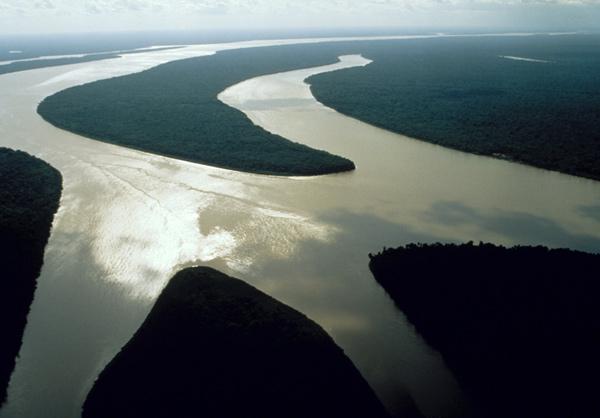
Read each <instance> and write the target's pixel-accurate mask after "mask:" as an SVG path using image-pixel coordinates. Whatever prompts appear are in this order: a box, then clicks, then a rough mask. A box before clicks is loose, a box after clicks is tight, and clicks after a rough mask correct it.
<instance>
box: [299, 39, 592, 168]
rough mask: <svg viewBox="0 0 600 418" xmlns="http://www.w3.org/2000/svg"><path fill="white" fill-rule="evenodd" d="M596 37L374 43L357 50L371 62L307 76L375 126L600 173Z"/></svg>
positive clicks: (328, 97) (324, 98) (335, 102)
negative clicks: (366, 64)
mask: <svg viewBox="0 0 600 418" xmlns="http://www.w3.org/2000/svg"><path fill="white" fill-rule="evenodd" d="M599 44H600V36H599V35H578V36H547V35H546V36H526V37H518V36H515V37H508V36H504V37H479V38H478V37H471V38H469V37H459V38H437V39H414V40H401V41H379V42H371V43H368V44H364V45H362V46H360V44H359V47H358V48H357V53H361V54H362V55H363V56H365V57H366V58H369V59H371V60H373V63H372V64H370V65H368V66H367V67H365V68H352V69H346V70H341V71H336V72H333V73H324V74H320V75H316V76H313V77H311V78H309V80H308V82H309V83H310V84H311V88H312V92H313V94H314V96H315V97H316V98H317V100H319V101H320V102H322V103H323V104H325V105H326V106H329V107H331V108H333V109H335V110H337V111H339V112H341V113H343V114H346V115H348V116H351V117H353V118H356V119H359V120H361V121H364V122H367V123H369V124H372V125H374V126H378V127H381V128H383V129H387V130H390V131H393V132H397V133H400V134H404V135H407V136H409V137H412V138H416V139H420V140H424V141H427V142H431V143H434V144H438V145H442V146H445V147H449V148H454V149H457V150H461V151H466V152H470V153H475V154H481V155H487V156H492V157H496V158H501V159H508V160H513V161H518V162H521V163H525V164H528V165H532V166H536V167H541V168H546V169H550V170H556V171H560V172H563V173H567V174H573V175H577V176H582V177H588V178H592V179H596V180H600V164H598V161H600V112H598V109H599V108H600V49H599V48H598V45H599ZM506 56H517V57H525V58H533V59H534V60H537V61H523V60H511V59H506V58H505V57H506ZM365 141H368V139H367V138H366V139H365Z"/></svg>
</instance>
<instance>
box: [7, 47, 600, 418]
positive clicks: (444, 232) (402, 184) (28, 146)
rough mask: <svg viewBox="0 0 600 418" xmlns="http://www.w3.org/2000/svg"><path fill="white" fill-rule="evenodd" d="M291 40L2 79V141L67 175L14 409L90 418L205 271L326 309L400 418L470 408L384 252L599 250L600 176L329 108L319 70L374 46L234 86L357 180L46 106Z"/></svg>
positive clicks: (350, 61)
mask: <svg viewBox="0 0 600 418" xmlns="http://www.w3.org/2000/svg"><path fill="white" fill-rule="evenodd" d="M301 42H304V41H301ZM310 42H312V40H311V41H310ZM277 43H278V42H276V41H269V42H257V43H255V44H253V43H247V42H246V43H240V44H226V45H199V46H191V47H184V48H181V49H175V50H167V51H153V52H147V53H146V52H144V53H139V54H134V55H128V56H127V55H126V56H124V57H122V58H119V59H111V60H105V61H95V62H89V63H84V64H76V65H70V66H64V67H54V68H45V69H39V70H32V71H26V72H22V73H14V74H8V75H3V76H1V77H0V91H2V93H3V94H2V96H1V97H0V145H2V146H8V147H11V148H17V149H22V150H24V151H27V152H30V153H32V154H34V155H36V156H38V157H40V158H42V159H44V160H46V161H48V162H49V163H50V164H52V165H54V166H55V167H56V168H58V169H59V170H60V171H61V173H62V175H63V178H64V190H63V196H62V199H61V207H60V209H59V212H58V213H57V215H56V218H55V221H54V226H53V231H52V235H51V238H50V242H49V244H48V246H47V249H46V254H45V262H44V267H43V270H42V274H41V277H40V279H39V281H38V289H37V291H36V295H35V300H34V303H33V305H32V308H31V312H30V315H29V318H28V326H27V328H26V331H25V336H24V341H23V346H22V349H21V353H20V357H19V359H18V363H17V367H16V370H15V373H14V374H13V376H12V379H11V384H10V387H9V398H8V402H7V404H6V405H5V406H4V408H3V409H2V410H1V411H0V417H2V418H16V417H27V418H38V417H39V418H41V417H45V418H53V417H56V418H69V417H73V418H75V417H77V416H79V413H80V407H81V404H82V401H83V399H84V398H85V395H86V393H87V391H88V390H89V388H90V387H91V385H92V383H93V381H94V379H95V377H96V376H97V374H98V373H99V371H100V370H102V368H103V367H104V366H105V365H106V363H107V362H108V361H110V359H111V358H112V357H113V356H114V354H115V353H116V351H117V350H118V349H119V348H120V347H121V346H122V345H123V344H124V343H125V342H126V341H127V340H128V339H129V338H130V337H131V335H132V334H133V332H134V331H135V330H136V329H137V327H138V326H139V325H140V324H141V322H142V321H143V319H144V317H145V315H146V314H147V312H148V311H149V309H150V308H151V306H152V303H153V301H154V300H155V298H156V297H157V296H158V294H159V293H160V290H161V289H162V287H163V286H164V285H165V284H166V282H167V280H168V279H169V277H170V276H171V275H172V274H173V273H174V272H175V271H176V270H178V269H180V268H181V267H184V266H189V265H197V264H205V265H210V266H213V267H216V268H218V269H221V270H223V271H224V272H226V273H229V274H232V275H234V276H237V277H240V278H242V279H244V280H246V281H248V282H249V283H251V284H253V285H254V286H256V287H258V288H259V289H261V290H263V291H265V292H267V293H268V294H270V295H272V296H274V297H275V298H277V299H279V300H281V301H283V302H285V303H287V304H289V305H291V306H292V307H294V308H296V309H299V310H300V311H302V312H304V313H306V314H307V315H308V316H309V317H311V318H312V319H314V320H316V321H317V322H318V323H319V324H321V325H322V326H323V327H324V328H325V329H326V330H327V331H328V332H329V333H330V334H331V335H332V336H333V337H334V339H335V340H336V342H337V343H338V344H339V345H340V346H341V347H342V348H344V350H345V351H346V353H347V354H348V355H349V356H350V358H351V359H352V360H353V361H354V362H355V364H356V365H357V366H358V368H359V369H360V370H361V372H362V373H363V375H364V376H365V378H366V379H367V380H368V381H369V382H370V383H371V385H372V386H373V387H374V389H375V390H376V392H377V393H378V394H379V396H380V397H381V398H382V400H383V401H384V403H385V404H386V405H387V406H388V408H389V409H390V410H392V411H394V412H395V413H397V414H401V412H402V410H403V409H404V408H405V407H407V405H409V404H410V399H413V400H414V402H415V403H416V404H417V406H418V407H419V409H420V410H421V411H422V412H423V413H424V414H425V415H426V416H453V415H460V414H461V413H462V401H461V394H460V391H459V389H458V388H457V385H456V382H455V381H454V379H453V377H452V375H451V374H450V373H449V372H448V370H447V369H446V368H445V366H444V364H443V361H442V360H441V358H440V356H439V355H438V354H437V353H436V352H434V351H433V350H431V349H429V348H428V347H427V345H426V344H424V342H423V341H422V339H421V338H420V337H419V336H418V335H417V334H416V333H415V332H414V330H413V328H412V327H411V326H410V324H408V323H407V321H406V320H405V318H404V316H403V315H402V314H401V313H400V312H398V310H397V309H396V308H395V307H394V305H393V303H392V302H391V300H390V299H389V298H388V297H387V295H386V294H385V292H384V291H383V290H382V289H381V288H380V287H379V286H378V285H377V284H376V282H375V281H374V279H373V278H372V276H371V275H370V273H369V271H368V267H367V263H368V257H367V254H368V253H369V252H376V251H378V250H379V249H381V248H382V247H383V246H384V245H386V246H397V245H400V244H404V243H408V242H414V241H437V240H443V241H466V240H489V241H493V242H496V243H502V244H515V243H523V244H531V243H535V244H546V245H550V246H567V247H571V248H578V249H584V250H596V251H600V222H599V219H600V216H598V214H599V212H600V209H599V207H600V183H598V182H594V181H591V180H586V179H581V178H576V177H572V176H567V175H563V174H559V173H555V172H550V171H545V170H540V169H536V168H531V167H527V166H523V165H519V164H514V163H510V162H506V161H501V160H495V159H491V158H486V157H480V156H474V155H470V154H466V153H461V152H457V151H452V150H448V149H445V148H442V147H439V146H435V145H430V144H427V143H425V142H421V141H417V140H413V139H410V138H406V137H404V136H401V135H397V134H393V133H390V132H386V131H384V130H381V129H378V128H374V127H372V126H369V125H367V124H364V123H361V122H359V121H356V120H353V119H351V118H348V117H345V116H343V115H340V114H339V113H337V112H335V111H334V110H332V109H328V108H326V107H324V106H322V105H321V104H319V103H317V102H316V101H315V100H314V98H313V97H312V94H311V93H310V89H309V86H307V85H306V84H304V82H303V80H304V79H305V78H306V77H307V76H308V75H311V74H315V73H318V72H321V71H331V70H335V69H338V68H345V67H349V66H355V65H367V64H368V62H367V61H366V60H364V59H362V58H361V57H358V56H350V57H343V59H342V60H341V62H340V63H339V64H337V65H334V66H326V67H321V68H315V69H303V70H299V71H292V72H288V73H283V74H275V75H270V76H265V77H259V78H256V79H253V80H248V81H246V82H243V83H240V84H238V85H236V86H232V87H231V88H229V89H227V90H226V91H225V92H223V93H222V94H221V95H220V98H221V99H222V100H223V101H225V102H226V103H227V104H229V105H231V106H234V107H236V108H238V109H240V110H241V111H243V112H245V113H246V114H247V115H248V116H249V117H250V118H251V119H252V120H253V121H254V122H255V123H256V124H257V125H259V126H262V127H264V128H265V129H267V130H269V131H271V132H274V133H277V134H280V135H282V136H284V137H286V138H289V139H292V140H294V141H298V142H302V143H305V144H307V145H310V146H314V147H316V148H320V149H326V150H328V151H330V152H333V153H336V154H339V155H343V156H345V157H348V158H350V159H352V160H353V161H354V162H355V163H356V165H357V170H356V171H355V172H352V173H344V174H337V175H330V176H320V177H308V178H294V177H273V176H261V175H253V174H248V173H238V172H233V171H229V170H223V169H218V168H213V167H207V166H202V165H198V164H192V163H188V162H182V161H178V160H173V159H170V158H166V157H161V156H156V155H151V154H148V153H143V152H139V151H134V150H129V149H125V148H121V147H117V146H113V145H109V144H104V143H101V142H97V141H92V140H88V139H85V138H82V137H80V136H77V135H74V134H70V133H68V132H65V131H62V130H59V129H56V128H54V127H52V126H50V125H48V124H47V123H45V122H44V121H43V120H42V119H41V118H40V117H39V116H38V115H37V114H36V112H35V109H36V107H37V104H38V103H39V102H40V101H41V100H42V99H43V98H44V97H46V96H48V95H50V94H53V93H54V92H57V91H60V90H62V89H64V88H67V87H70V86H73V85H77V84H81V83H84V82H89V81H92V80H96V79H101V78H106V77H110V76H116V75H122V74H127V73H131V72H136V71H141V70H143V69H146V68H149V67H151V66H154V65H157V64H160V63H162V62H167V61H171V60H174V59H180V58H185V57H190V56H200V55H208V54H212V53H214V52H216V51H218V50H222V49H233V48H237V47H248V46H266V45H269V44H277ZM282 43H294V41H289V40H288V41H284V42H282ZM199 378H201V377H199Z"/></svg>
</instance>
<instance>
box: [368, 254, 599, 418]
mask: <svg viewBox="0 0 600 418" xmlns="http://www.w3.org/2000/svg"><path fill="white" fill-rule="evenodd" d="M370 259H371V260H370V263H369V267H370V269H371V271H372V272H373V275H374V276H375V278H376V280H377V281H378V282H379V284H381V286H382V287H383V288H384V289H385V290H386V291H387V293H388V294H389V295H390V296H391V297H392V299H393V300H394V302H395V303H396V305H397V306H398V308H399V309H401V310H402V311H403V312H404V313H405V314H406V315H407V317H408V319H409V320H410V321H411V322H412V323H413V324H414V325H415V327H416V329H417V331H418V332H419V333H421V335H423V336H424V337H425V339H426V340H427V341H428V342H429V343H430V344H431V346H432V347H434V348H435V349H437V350H439V351H440V352H441V354H442V356H443V357H444V359H445V360H446V362H447V364H448V366H449V367H450V368H451V369H452V370H453V371H454V372H455V374H456V376H457V378H458V379H459V382H460V383H461V385H462V386H463V388H464V389H465V391H466V393H467V394H468V395H470V397H471V399H472V401H473V405H474V407H475V416H481V417H498V418H499V417H506V416H526V417H532V418H533V417H539V418H548V417H556V418H561V417H566V416H569V417H580V418H587V417H591V416H598V415H599V414H600V403H598V398H597V396H596V385H595V384H594V383H593V382H594V381H595V379H596V376H597V375H598V373H600V361H599V360H598V356H597V353H598V350H600V338H599V337H600V324H599V318H600V308H599V307H598V304H597V300H598V297H600V280H598V277H597V275H596V274H595V272H596V271H597V270H598V268H599V266H600V254H597V255H593V254H587V253H582V252H577V251H570V250H566V249H558V250H550V249H548V248H545V247H512V248H505V247H501V246H494V245H492V244H479V245H473V244H472V243H469V244H463V245H454V244H446V245H443V244H431V245H414V244H411V245H408V246H406V247H400V248H397V249H384V250H383V251H382V252H381V253H379V254H376V255H370Z"/></svg>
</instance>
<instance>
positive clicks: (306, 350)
mask: <svg viewBox="0 0 600 418" xmlns="http://www.w3.org/2000/svg"><path fill="white" fill-rule="evenodd" d="M384 416H386V413H385V410H384V408H383V406H382V405H381V403H380V402H379V400H378V399H377V398H376V396H375V394H374V393H373V391H372V390H371V388H370V387H369V386H368V384H367V383H366V381H365V380H364V379H363V378H362V376H361V375H360V374H359V372H358V371H357V370H356V368H355V367H354V365H353V364H352V363H351V361H350V360H349V359H348V358H347V357H346V355H345V354H344V352H343V351H342V350H341V349H340V348H339V347H338V346H337V345H336V344H335V343H334V341H333V340H332V339H331V338H330V337H329V336H328V335H327V334H326V333H325V331H324V330H323V329H322V328H321V327H319V326H318V325H317V324H316V323H314V322H313V321H311V320H310V319H308V318H307V317H306V316H304V315H303V314H301V313H299V312H297V311H295V310H293V309H292V308H290V307H288V306H286V305H284V304H282V303H280V302H278V301H276V300H275V299H273V298H271V297H269V296H267V295H265V294H264V293H262V292H260V291H258V290H257V289H255V288H253V287H252V286H250V285H248V284H246V283H244V282H242V281H241V280H238V279H234V278H231V277H228V276H226V275H224V274H222V273H220V272H218V271H216V270H213V269H209V268H203V267H197V268H192V269H186V270H183V271H181V272H179V273H177V274H176V275H175V277H174V278H173V279H171V281H170V282H169V284H168V285H167V287H166V288H165V289H164V291H163V292H162V294H161V295H160V297H159V298H158V300H157V302H156V304H155V305H154V307H153V309H152V311H151V312H150V314H149V315H148V317H147V318H146V320H145V321H144V323H143V324H142V326H141V327H140V329H139V330H138V331H137V332H136V334H135V335H134V337H133V338H132V339H131V340H130V341H129V342H128V343H127V344H126V345H125V347H124V348H123V349H122V350H121V352H120V353H119V354H118V355H117V356H116V357H115V358H114V359H113V360H112V362H111V363H110V364H109V365H108V366H107V367H106V369H105V370H104V371H103V372H102V373H101V375H100V377H99V378H98V380H97V381H96V383H95V385H94V387H93V389H92V390H91V392H90V394H89V395H88V398H87V400H86V402H85V405H84V408H83V417H85V418H96V417H97V418H109V417H128V418H135V417H140V418H141V417H143V418H158V417H160V418H171V417H178V418H185V417H190V418H191V417H221V418H239V417H247V418H253V417H254V418H259V417H260V418H269V417H271V418H280V417H289V418H295V417H297V418H300V417H302V418H307V417H345V418H346V417H348V418H352V417H356V418H364V417H373V418H376V417H384Z"/></svg>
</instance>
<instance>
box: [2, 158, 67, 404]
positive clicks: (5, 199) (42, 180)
mask: <svg viewBox="0 0 600 418" xmlns="http://www.w3.org/2000/svg"><path fill="white" fill-rule="evenodd" d="M0 179H2V185H1V187H0V266H1V267H0V268H1V269H2V274H1V276H2V280H0V329H1V330H2V344H0V405H1V404H3V403H4V401H5V400H6V390H7V387H8V382H9V380H10V375H11V373H12V371H13V369H14V366H15V361H16V356H17V354H18V352H19V348H20V347H21V339H22V337H23V331H24V329H25V324H26V322H27V313H28V312H29V306H30V305H31V302H32V301H33V294H34V292H35V288H36V281H37V278H38V276H39V274H40V270H41V268H42V262H43V259H44V249H45V247H46V243H47V242H48V238H49V237H50V229H51V227H52V220H53V218H54V213H55V212H56V211H57V210H58V205H59V200H60V195H61V189H62V179H61V175H60V173H59V172H58V171H57V170H56V169H55V168H53V167H52V166H50V165H49V164H47V163H45V162H44V161H42V160H40V159H38V158H35V157H33V156H31V155H29V154H26V153H24V152H20V151H13V150H9V149H7V148H0Z"/></svg>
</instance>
